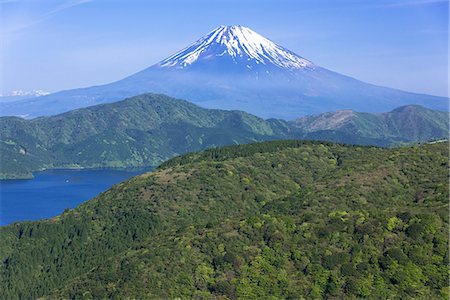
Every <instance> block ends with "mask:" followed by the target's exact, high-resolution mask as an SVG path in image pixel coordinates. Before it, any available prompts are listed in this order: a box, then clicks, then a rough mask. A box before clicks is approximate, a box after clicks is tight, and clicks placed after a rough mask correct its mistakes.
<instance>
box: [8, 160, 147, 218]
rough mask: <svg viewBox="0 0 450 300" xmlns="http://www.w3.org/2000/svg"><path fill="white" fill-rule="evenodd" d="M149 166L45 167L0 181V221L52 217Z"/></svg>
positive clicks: (141, 171)
mask: <svg viewBox="0 0 450 300" xmlns="http://www.w3.org/2000/svg"><path fill="white" fill-rule="evenodd" d="M149 170H150V169H149V168H147V169H139V170H136V169H135V170H111V169H102V170H47V171H43V172H36V173H35V174H34V176H35V178H34V179H30V180H3V181H0V225H7V224H11V223H13V222H16V221H29V220H39V219H43V218H50V217H54V216H56V215H59V214H60V213H62V212H63V211H64V209H66V208H74V207H76V206H78V205H79V204H80V203H82V202H84V201H86V200H89V199H91V198H93V197H95V196H97V195H98V194H99V193H101V192H103V191H105V190H107V189H108V188H110V187H111V186H113V185H114V184H116V183H119V182H121V181H124V180H126V179H128V178H130V177H133V176H135V175H139V174H142V173H144V172H146V171H149Z"/></svg>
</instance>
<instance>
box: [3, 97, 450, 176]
mask: <svg viewBox="0 0 450 300" xmlns="http://www.w3.org/2000/svg"><path fill="white" fill-rule="evenodd" d="M448 132H449V130H448V113H445V112H440V111H434V110H430V109H426V108H423V107H420V106H406V107H402V108H398V109H396V110H394V111H392V112H389V113H386V114H368V113H357V112H353V111H337V112H330V113H327V114H323V115H318V116H309V117H304V118H302V119H299V120H297V121H295V122H287V121H283V120H275V119H269V120H263V119H261V118H258V117H256V116H253V115H250V114H248V113H245V112H241V111H225V110H214V109H205V108H201V107H199V106H196V105H194V104H192V103H189V102H187V101H184V100H178V99H174V98H171V97H168V96H164V95H156V94H144V95H140V96H136V97H132V98H128V99H125V100H123V101H119V102H116V103H110V104H104V105H97V106H92V107H88V108H84V109H78V110H74V111H70V112H67V113H64V114H61V115H56V116H51V117H41V118H36V119H32V120H25V119H22V118H18V117H2V118H0V179H14V178H32V176H33V175H32V172H34V171H38V170H43V169H48V168H105V167H108V168H110V167H121V168H123V167H142V166H157V165H159V164H160V163H162V162H163V161H165V160H167V159H169V158H171V157H174V156H176V155H179V154H182V153H186V152H191V151H199V150H203V149H206V148H210V147H217V146H224V145H234V144H245V143H250V142H256V141H265V140H279V139H299V138H300V139H309V140H325V141H333V142H339V143H348V144H360V145H378V146H393V145H398V144H405V143H412V142H426V141H430V140H435V139H442V138H447V137H448Z"/></svg>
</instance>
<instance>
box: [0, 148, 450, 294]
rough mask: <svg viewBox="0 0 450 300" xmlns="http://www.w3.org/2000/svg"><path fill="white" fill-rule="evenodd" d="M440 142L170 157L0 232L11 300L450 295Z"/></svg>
mask: <svg viewBox="0 0 450 300" xmlns="http://www.w3.org/2000/svg"><path fill="white" fill-rule="evenodd" d="M448 155H449V153H448V143H435V144H424V145H421V146H414V147H403V148H395V149H383V148H377V147H360V146H344V145H339V144H331V143H319V142H302V141H277V142H264V143H259V144H250V145H243V146H234V147H225V148H219V149H211V150H207V151H204V152H200V153H196V154H190V155H186V156H182V157H179V158H175V159H173V160H169V161H168V162H167V163H166V164H164V165H163V166H161V167H160V168H159V169H158V170H156V171H154V172H151V173H147V174H144V175H141V176H137V177H135V178H133V179H131V180H128V181H126V182H123V183H120V184H118V185H116V186H114V187H113V188H111V189H110V190H108V191H106V192H104V193H102V194H101V195H99V196H98V197H96V198H94V199H92V200H90V201H88V202H86V203H84V204H82V205H80V206H79V207H78V208H76V209H73V210H69V211H66V212H65V213H64V214H62V215H61V216H58V217H55V218H53V219H49V220H42V221H38V222H25V223H17V224H13V225H10V226H6V227H2V228H1V229H0V238H1V243H0V258H1V261H2V265H1V269H0V273H1V274H0V290H1V291H2V292H1V293H2V297H4V298H5V299H19V298H20V299H34V298H38V297H42V298H44V299H61V298H68V299H99V298H116V299H124V298H137V299H164V298H182V299H190V298H197V299H238V298H239V299H264V298H267V297H273V298H276V299H279V298H289V299H302V298H336V299H342V298H345V299H357V298H370V299H388V298H389V299H392V298H396V299H400V298H401V299H407V298H416V299H426V298H428V299H448V296H449V295H448V291H449V288H448V264H449V256H448V229H449V222H448V197H449V194H448Z"/></svg>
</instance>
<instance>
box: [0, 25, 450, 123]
mask: <svg viewBox="0 0 450 300" xmlns="http://www.w3.org/2000/svg"><path fill="white" fill-rule="evenodd" d="M146 92H155V93H164V94H167V95H170V96H173V97H178V98H183V99H187V100H189V101H191V102H193V103H196V104H198V105H200V106H203V107H206V108H220V109H238V110H243V111H246V112H249V113H252V114H255V115H257V116H259V117H264V118H269V117H271V118H272V117H274V118H282V119H285V120H292V119H294V118H297V117H299V116H304V115H308V114H318V113H323V112H327V111H335V110H342V109H353V110H356V111H365V112H385V111H389V110H391V109H394V108H396V107H399V106H402V105H409V104H418V105H422V106H426V107H429V108H432V109H438V110H443V111H444V110H445V111H448V98H444V97H436V96H430V95H422V94H415V93H408V92H404V91H400V90H396V89H391V88H385V87H380V86H375V85H372V84H368V83H364V82H362V81H359V80H356V79H354V78H350V77H348V76H344V75H341V74H338V73H335V72H332V71H330V70H327V69H325V68H322V67H320V66H318V65H317V64H314V63H312V62H311V61H309V60H307V59H305V58H303V57H300V56H298V55H297V54H295V53H293V52H292V51H289V50H287V49H285V48H283V47H281V46H279V45H277V44H275V43H274V42H272V41H270V40H268V39H266V38H264V37H263V36H261V35H259V34H257V33H256V32H254V31H252V30H251V29H249V28H246V27H243V26H220V27H218V28H217V29H215V30H214V31H212V32H211V33H209V34H208V35H206V36H205V37H203V38H201V39H199V40H198V41H196V42H195V43H193V44H192V45H190V46H188V47H187V48H185V49H183V50H181V51H179V52H178V53H176V54H174V55H172V56H170V57H168V58H167V59H164V60H163V61H161V62H159V63H157V64H155V65H153V66H151V67H149V68H147V69H145V70H143V71H141V72H138V73H136V74H133V75H131V76H129V77H126V78H124V79H122V80H119V81H116V82H113V83H110V84H106V85H100V86H93V87H89V88H81V89H74V90H67V91H62V92H58V93H54V94H51V95H47V96H42V97H39V98H33V99H25V100H23V101H19V102H13V103H5V104H4V105H2V109H1V111H0V113H1V115H3V116H5V115H16V116H25V117H36V116H43V115H54V114H57V113H62V112H65V111H69V110H72V109H76V108H80V107H87V106H91V105H95V104H100V103H108V102H114V101H118V100H121V99H124V98H126V97H130V96H134V95H138V94H141V93H146Z"/></svg>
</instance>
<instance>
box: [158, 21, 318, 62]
mask: <svg viewBox="0 0 450 300" xmlns="http://www.w3.org/2000/svg"><path fill="white" fill-rule="evenodd" d="M227 55H228V56H230V57H231V58H232V59H233V61H234V62H235V63H238V62H243V63H245V64H246V66H247V67H248V68H252V64H253V65H254V64H257V65H259V64H262V65H270V64H272V65H275V66H277V67H280V68H287V69H305V68H314V64H313V63H312V62H310V61H308V60H306V59H304V58H302V57H300V56H298V55H297V54H295V53H293V52H291V51H289V50H287V49H285V48H283V47H281V46H278V45H277V44H275V43H274V42H272V41H270V40H268V39H266V38H265V37H263V36H261V35H260V34H258V33H256V32H254V31H253V30H251V29H250V28H247V27H244V26H220V27H218V28H217V29H215V30H214V31H212V32H210V33H209V34H208V35H206V36H205V37H203V38H201V39H199V40H198V41H196V42H195V43H194V44H192V45H191V46H189V47H187V48H185V49H183V50H181V51H180V52H178V53H176V54H174V55H172V56H170V57H169V58H167V59H165V60H163V61H162V62H160V63H159V64H157V66H158V67H160V68H171V67H175V68H184V67H188V66H190V65H193V64H194V63H195V62H198V61H201V60H211V59H214V58H215V57H216V58H220V57H224V56H227Z"/></svg>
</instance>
